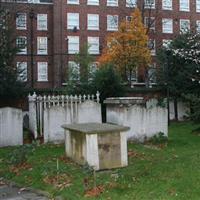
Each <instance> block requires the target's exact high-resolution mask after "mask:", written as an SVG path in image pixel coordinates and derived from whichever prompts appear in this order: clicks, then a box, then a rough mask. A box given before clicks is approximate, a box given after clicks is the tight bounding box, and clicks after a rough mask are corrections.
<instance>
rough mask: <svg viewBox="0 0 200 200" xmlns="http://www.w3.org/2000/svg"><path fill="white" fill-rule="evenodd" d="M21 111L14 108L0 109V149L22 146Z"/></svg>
mask: <svg viewBox="0 0 200 200" xmlns="http://www.w3.org/2000/svg"><path fill="white" fill-rule="evenodd" d="M22 126H23V117H22V110H20V109H15V108H9V107H6V108H1V109H0V147H5V146H15V145H22V144H23V128H22Z"/></svg>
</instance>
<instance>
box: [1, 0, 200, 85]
mask: <svg viewBox="0 0 200 200" xmlns="http://www.w3.org/2000/svg"><path fill="white" fill-rule="evenodd" d="M5 1H6V3H5ZM2 4H3V5H6V6H7V7H10V6H13V5H15V6H14V13H15V21H16V23H15V27H14V29H15V30H16V34H17V39H16V43H17V45H18V46H20V45H21V48H22V51H21V52H20V53H19V54H18V55H17V56H16V61H15V62H16V66H18V67H19V68H23V69H24V70H23V74H21V78H23V81H27V85H28V86H30V87H33V88H59V87H62V85H63V83H66V80H67V77H68V76H69V73H68V70H69V68H72V69H74V70H80V69H79V68H78V66H76V65H75V63H74V54H75V53H77V52H78V51H79V50H80V46H81V45H83V44H89V45H90V48H89V52H90V53H91V54H93V55H94V56H95V57H98V56H100V54H101V51H102V49H103V47H104V46H105V45H106V41H105V39H106V35H107V34H109V33H110V32H112V31H117V29H118V25H119V23H120V21H121V20H122V19H125V18H126V19H127V20H129V17H128V16H129V15H130V13H131V12H132V11H133V9H134V7H135V6H137V7H138V8H139V9H140V10H141V12H142V16H143V20H144V24H145V25H146V26H147V27H148V29H149V31H148V34H149V38H150V39H149V46H150V48H151V52H152V56H153V60H154V61H155V57H156V53H157V50H158V49H159V48H161V47H162V45H167V44H168V43H169V42H170V40H172V39H173V38H174V37H175V36H176V35H178V34H180V32H181V31H185V30H187V29H195V30H196V29H197V30H198V31H200V0H138V2H136V0H18V1H14V2H13V0H9V1H8V0H4V1H3V2H2ZM24 44H25V45H24ZM154 67H156V65H154V64H152V67H150V68H149V75H151V74H152V73H153V71H154ZM144 74H146V73H145V72H144V70H139V72H138V73H136V76H137V77H133V81H134V82H144V81H145V75H144ZM150 79H151V81H154V80H153V79H152V78H150ZM141 84H142V83H141Z"/></svg>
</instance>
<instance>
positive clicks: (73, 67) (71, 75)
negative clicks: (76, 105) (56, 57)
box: [68, 61, 80, 80]
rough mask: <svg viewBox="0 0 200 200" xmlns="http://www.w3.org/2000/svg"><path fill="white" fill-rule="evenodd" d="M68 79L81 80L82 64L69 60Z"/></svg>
mask: <svg viewBox="0 0 200 200" xmlns="http://www.w3.org/2000/svg"><path fill="white" fill-rule="evenodd" d="M68 79H69V80H80V66H79V65H78V64H77V63H75V62H74V61H69V62H68Z"/></svg>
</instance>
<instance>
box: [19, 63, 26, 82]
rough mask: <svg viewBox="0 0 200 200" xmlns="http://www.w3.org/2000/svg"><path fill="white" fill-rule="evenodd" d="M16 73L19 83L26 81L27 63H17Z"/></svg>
mask: <svg viewBox="0 0 200 200" xmlns="http://www.w3.org/2000/svg"><path fill="white" fill-rule="evenodd" d="M17 73H18V78H17V79H18V80H19V81H23V82H25V81H27V62H17Z"/></svg>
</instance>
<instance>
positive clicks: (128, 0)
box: [126, 0, 137, 8]
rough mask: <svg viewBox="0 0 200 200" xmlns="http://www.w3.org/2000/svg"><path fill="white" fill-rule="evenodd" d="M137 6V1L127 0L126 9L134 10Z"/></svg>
mask: <svg viewBox="0 0 200 200" xmlns="http://www.w3.org/2000/svg"><path fill="white" fill-rule="evenodd" d="M136 6H137V0H126V7H129V8H133V7H136Z"/></svg>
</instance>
